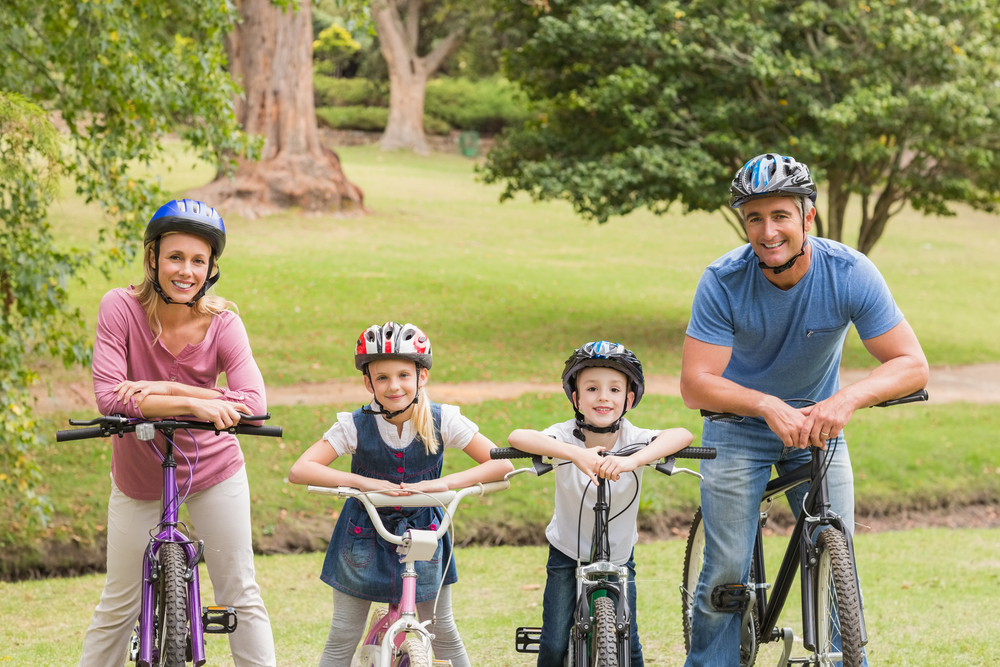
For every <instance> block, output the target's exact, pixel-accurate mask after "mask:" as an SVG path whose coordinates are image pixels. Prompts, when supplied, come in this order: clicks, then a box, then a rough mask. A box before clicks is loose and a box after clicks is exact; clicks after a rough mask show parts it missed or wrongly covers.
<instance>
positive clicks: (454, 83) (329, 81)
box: [313, 74, 528, 134]
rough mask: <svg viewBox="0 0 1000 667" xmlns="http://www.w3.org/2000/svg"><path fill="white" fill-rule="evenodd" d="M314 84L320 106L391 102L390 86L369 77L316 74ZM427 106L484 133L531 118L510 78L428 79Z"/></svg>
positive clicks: (429, 110) (442, 116)
mask: <svg viewBox="0 0 1000 667" xmlns="http://www.w3.org/2000/svg"><path fill="white" fill-rule="evenodd" d="M313 87H314V91H315V100H316V106H317V107H325V106H338V107H347V106H376V107H387V106H388V104H389V91H388V88H387V87H386V86H385V85H384V84H381V83H379V82H376V81H370V80H368V79H362V78H354V79H336V78H333V77H328V76H323V75H321V74H314V75H313ZM424 110H425V111H426V112H427V115H430V116H433V117H434V118H436V119H441V120H444V121H446V122H447V124H449V125H451V126H452V127H456V128H458V129H461V130H478V131H479V132H482V133H484V134H494V133H496V132H499V131H500V130H501V129H502V128H503V127H505V126H508V125H519V124H521V123H524V121H525V120H527V118H528V111H527V107H526V104H525V102H524V99H523V96H522V95H521V94H520V93H519V91H518V90H517V88H516V87H515V86H513V85H512V84H511V83H510V82H508V81H506V80H505V79H500V78H494V79H481V80H478V81H471V80H469V79H452V78H448V77H438V78H436V79H432V80H430V81H428V82H427V91H426V96H425V100H424ZM328 122H329V121H328ZM425 125H426V124H425ZM357 129H361V128H357ZM428 131H430V130H428ZM445 132H447V130H445ZM437 133H438V134H440V133H441V132H437Z"/></svg>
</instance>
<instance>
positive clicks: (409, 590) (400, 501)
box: [308, 481, 510, 667]
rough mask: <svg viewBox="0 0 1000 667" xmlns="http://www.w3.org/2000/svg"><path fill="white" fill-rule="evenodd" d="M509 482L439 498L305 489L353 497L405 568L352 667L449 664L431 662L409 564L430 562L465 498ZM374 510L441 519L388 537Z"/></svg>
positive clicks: (427, 633)
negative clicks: (434, 514)
mask: <svg viewBox="0 0 1000 667" xmlns="http://www.w3.org/2000/svg"><path fill="white" fill-rule="evenodd" d="M509 488H510V482H507V481H503V482H489V483H486V484H477V485H475V486H470V487H467V488H464V489H454V490H451V491H441V492H438V493H415V494H413V495H409V496H390V495H387V494H385V493H378V492H374V491H369V492H365V491H359V490H358V489H352V488H349V487H345V486H339V487H336V488H331V487H326V486H310V487H308V489H309V492H310V493H321V494H327V495H331V496H337V497H339V498H357V499H358V500H359V501H360V502H361V504H362V505H364V507H365V510H366V511H367V512H368V516H369V517H371V520H372V525H374V527H375V530H376V531H377V532H378V534H379V535H381V536H382V539H384V540H385V541H387V542H390V543H392V544H395V545H397V548H396V552H397V553H399V554H400V562H402V563H405V566H404V571H403V592H402V595H401V597H400V600H399V602H397V603H395V604H390V605H389V606H388V608H386V607H379V608H378V609H376V610H375V613H374V614H373V615H372V620H371V623H370V624H369V626H368V631H367V632H366V634H365V639H364V643H363V644H362V645H361V646H360V647H359V648H358V650H357V652H356V653H355V654H354V658H353V660H351V667H430V665H431V664H432V663H433V664H435V665H442V664H450V661H448V662H444V663H442V662H440V661H435V660H434V656H433V651H432V649H431V639H433V638H434V635H433V634H432V633H431V631H430V630H429V629H428V627H427V626H428V625H430V623H431V621H429V620H428V621H422V622H421V621H418V620H417V608H416V591H417V571H416V569H415V568H414V566H413V564H414V563H416V562H417V561H429V560H431V559H432V558H433V557H434V553H435V551H437V546H438V540H440V539H441V538H442V537H443V536H444V534H445V533H446V532H447V531H448V529H449V527H450V526H451V525H452V522H453V518H454V516H455V510H456V509H458V505H459V503H461V502H462V500H463V499H465V498H468V497H469V496H484V495H486V494H487V493H495V492H497V491H506V490H507V489H509ZM379 507H442V508H444V518H443V519H442V520H441V523H440V525H439V526H438V527H437V529H436V530H417V529H414V528H410V529H407V530H406V532H405V533H403V534H402V535H393V534H392V533H390V532H389V531H388V530H386V528H385V525H384V524H383V523H382V518H381V516H380V515H379V513H378V508H379Z"/></svg>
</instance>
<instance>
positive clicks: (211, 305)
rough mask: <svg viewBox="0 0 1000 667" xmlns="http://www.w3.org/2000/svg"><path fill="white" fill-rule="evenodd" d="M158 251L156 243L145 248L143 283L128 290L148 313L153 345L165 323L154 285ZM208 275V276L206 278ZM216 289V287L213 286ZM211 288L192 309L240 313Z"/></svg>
mask: <svg viewBox="0 0 1000 667" xmlns="http://www.w3.org/2000/svg"><path fill="white" fill-rule="evenodd" d="M178 233H180V232H166V233H165V234H163V235H162V236H160V238H161V239H162V238H163V237H164V236H169V235H170V234H178ZM155 252H156V244H155V243H149V244H147V245H146V247H145V249H144V250H143V258H144V261H143V263H142V268H143V272H144V274H145V276H144V280H143V281H142V284H141V285H139V286H138V287H135V288H131V289H129V290H128V292H129V294H132V295H133V296H135V298H136V299H137V300H138V301H139V305H140V306H142V309H143V311H145V313H146V321H147V322H149V328H150V329H151V330H152V331H153V334H154V336H153V345H156V341H158V340H159V339H160V335H161V334H162V333H163V325H162V324H161V323H160V316H159V314H158V313H157V308H158V307H159V305H158V304H159V303H161V298H160V295H159V294H157V293H156V288H155V287H154V284H155V281H156V269H154V268H153V267H154V266H155V265H156V264H157V260H158V259H159V258H157V257H154V255H153V253H155ZM207 278H208V276H206V279H207ZM213 289H214V288H213ZM211 292H212V290H209V292H208V293H207V294H205V296H203V297H201V298H200V299H198V302H197V303H195V304H194V306H192V307H191V309H192V310H193V311H194V312H195V313H196V314H198V315H209V316H211V315H218V314H219V313H221V312H222V311H224V310H230V309H232V310H233V311H235V312H237V313H239V309H238V308H237V307H236V304H235V303H233V302H232V301H229V300H227V299H224V298H222V297H221V296H216V295H215V294H212V293H211Z"/></svg>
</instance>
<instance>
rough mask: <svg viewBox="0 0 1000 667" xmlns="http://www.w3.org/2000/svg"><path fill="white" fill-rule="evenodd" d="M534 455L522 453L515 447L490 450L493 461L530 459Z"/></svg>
mask: <svg viewBox="0 0 1000 667" xmlns="http://www.w3.org/2000/svg"><path fill="white" fill-rule="evenodd" d="M532 456H534V454H529V453H528V452H522V451H521V450H520V449H515V448H513V447H494V448H493V449H491V450H490V458H491V459H494V460H496V459H530V458H531V457H532Z"/></svg>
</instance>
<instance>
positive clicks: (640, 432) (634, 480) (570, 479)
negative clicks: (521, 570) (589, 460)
mask: <svg viewBox="0 0 1000 667" xmlns="http://www.w3.org/2000/svg"><path fill="white" fill-rule="evenodd" d="M574 428H576V422H575V421H574V420H572V419H570V420H569V421H566V422H563V423H561V424H553V425H552V426H550V427H548V428H547V429H545V430H544V431H542V434H543V435H547V436H549V437H552V438H555V439H556V440H558V441H559V442H565V443H567V444H570V445H575V446H577V447H580V448H586V446H587V445H586V444H585V443H583V442H582V441H580V440H577V439H576V437H574V435H573V429H574ZM657 433H659V431H651V430H649V429H645V428H639V427H637V426H633V425H632V424H631V423H630V422H629V421H628V420H627V419H622V422H621V428H620V429H619V430H618V441H617V442H615V446H614V447H612V448H611V451H612V452H616V451H618V450H620V449H622V448H624V447H627V446H628V445H633V444H635V443H637V442H649V441H650V440H652V439H653V437H654V436H655V435H656V434H657ZM554 462H555V463H561V462H562V461H561V460H560V459H555V460H554ZM644 469H645V466H643V467H640V468H637V469H636V470H635V475H636V476H635V477H633V476H632V473H625V474H623V475H621V476H620V477H619V478H618V481H617V482H613V481H611V480H608V488H609V491H610V494H609V495H610V499H609V503H610V505H611V510H610V513H609V514H608V517H609V518H611V517H614V516H615V515H616V514H618V513H619V512H622V510H625V511H624V512H623V513H622V514H621V515H620V516H618V517H617V518H615V519H614V520H613V521H611V523H610V524H609V526H608V538H609V541H610V543H611V562H612V563H614V564H615V565H624V564H625V563H627V562H628V558H629V556H630V555H631V554H632V547H634V546H635V543H636V542H638V541H639V531H638V529H637V528H636V519H637V517H638V515H639V496H638V494H636V484H638V485H639V487H640V489H641V487H642V471H643V470H644ZM553 474H555V476H556V511H555V514H553V515H552V521H550V522H549V525H548V527H547V528H546V529H545V537H546V538H547V539H548V541H549V543H550V544H551V545H552V546H554V547H555V548H556V549H558V550H559V551H561V552H563V553H564V554H566V555H567V556H569V557H570V558H579V559H580V560H582V561H584V562H586V561H589V560H590V547H591V540H592V539H593V537H594V505H595V504H597V487H596V486H594V484H593V483H591V481H590V478H589V477H587V475H585V474H584V473H583V471H582V470H580V469H579V468H577V467H576V466H575V465H573V464H572V463H567V464H566V465H563V466H559V467H557V468H556V469H555V471H554V473H553ZM584 493H586V495H587V499H586V500H585V501H584V503H583V513H582V514H581V512H580V498H581V497H583V494H584ZM633 496H634V497H635V500H633ZM629 503H631V505H630V504H629ZM626 506H627V509H626ZM577 525H579V531H578V530H577ZM578 535H579V545H580V546H579V552H578V551H577V536H578ZM578 553H579V556H578V555H577V554H578Z"/></svg>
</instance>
